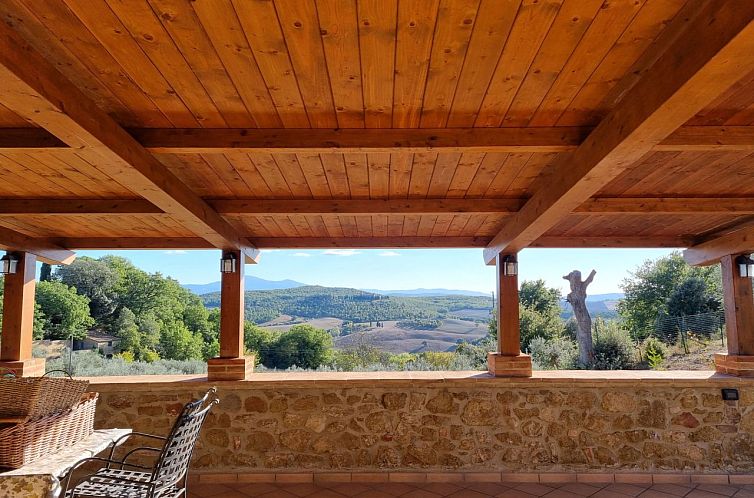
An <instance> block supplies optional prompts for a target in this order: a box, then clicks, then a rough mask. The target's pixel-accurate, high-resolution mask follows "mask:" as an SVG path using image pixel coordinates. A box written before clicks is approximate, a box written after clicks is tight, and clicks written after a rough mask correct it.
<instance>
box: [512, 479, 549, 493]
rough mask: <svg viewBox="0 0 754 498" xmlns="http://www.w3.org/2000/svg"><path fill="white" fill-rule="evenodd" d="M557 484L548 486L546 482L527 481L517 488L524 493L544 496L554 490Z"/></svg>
mask: <svg viewBox="0 0 754 498" xmlns="http://www.w3.org/2000/svg"><path fill="white" fill-rule="evenodd" d="M555 488H556V486H547V485H545V484H537V483H535V482H526V483H523V484H519V485H518V486H516V487H515V489H519V490H521V491H523V492H524V493H529V494H530V495H534V496H544V495H546V494H547V493H550V492H551V491H552V490H554V489H555Z"/></svg>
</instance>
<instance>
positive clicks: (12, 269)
mask: <svg viewBox="0 0 754 498" xmlns="http://www.w3.org/2000/svg"><path fill="white" fill-rule="evenodd" d="M0 263H2V264H1V265H0V273H2V274H3V275H10V274H13V273H16V268H17V267H18V258H17V257H16V256H13V255H11V254H6V255H5V256H3V257H2V258H0Z"/></svg>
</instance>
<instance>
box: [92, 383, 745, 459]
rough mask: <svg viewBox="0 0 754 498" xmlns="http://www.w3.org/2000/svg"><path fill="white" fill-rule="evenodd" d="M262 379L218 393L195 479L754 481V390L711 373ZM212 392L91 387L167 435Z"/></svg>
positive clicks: (120, 415)
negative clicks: (682, 477) (735, 394)
mask: <svg viewBox="0 0 754 498" xmlns="http://www.w3.org/2000/svg"><path fill="white" fill-rule="evenodd" d="M254 375H255V376H258V377H257V378H258V379H260V380H257V381H246V382H226V383H221V384H219V385H218V389H219V394H220V397H221V403H220V405H219V406H217V407H216V408H215V409H214V411H213V413H212V414H211V415H210V418H209V419H208V421H207V424H206V426H205V429H204V431H203V436H202V439H201V441H200V443H199V445H198V447H197V449H196V451H195V460H194V464H193V469H195V470H199V471H207V472H233V471H235V472H279V471H304V470H305V471H309V472H328V471H337V470H341V471H342V470H348V471H354V472H358V471H387V470H390V471H406V470H409V471H410V470H414V471H423V472H431V471H442V472H447V471H449V470H450V471H503V472H505V471H517V470H525V471H527V472H548V471H580V472H583V471H594V472H598V471H610V472H615V471H642V472H643V471H650V472H657V471H673V472H678V471H688V472H696V473H698V472H718V473H719V472H742V471H751V470H754V382H752V381H745V380H740V379H735V378H729V377H720V376H713V377H712V378H706V377H710V376H711V374H710V373H706V374H702V375H700V374H695V375H691V376H690V377H691V378H687V379H675V380H671V378H672V373H668V372H666V373H664V374H663V375H664V376H663V375H661V374H652V375H655V377H656V378H651V379H644V380H631V379H626V378H621V377H618V378H604V379H587V378H579V379H578V380H573V379H564V378H534V379H529V380H523V381H522V380H519V381H511V380H510V379H493V378H488V377H486V376H483V375H478V374H477V375H476V376H474V377H473V378H468V377H467V378H444V379H443V378H442V377H441V376H437V375H436V374H435V378H432V376H431V375H426V376H425V377H427V378H426V379H423V380H419V379H414V380H411V379H410V378H409V377H410V375H406V376H405V377H406V378H404V379H400V378H393V379H387V380H377V379H376V378H375V379H368V378H363V379H361V380H345V381H344V380H337V379H333V376H332V374H330V375H329V379H330V380H326V381H325V380H311V379H310V380H306V379H304V378H301V379H296V377H292V376H290V375H289V376H286V377H285V378H284V380H277V381H274V380H271V379H273V378H274V377H272V376H273V375H275V374H254ZM277 375H280V374H277ZM383 375H385V374H383ZM470 375H471V374H468V373H467V376H470ZM542 375H544V374H542ZM572 375H579V374H573V373H572ZM627 375H629V374H627ZM694 376H695V377H696V378H693V377H694ZM394 377H395V376H394ZM457 377H458V376H457ZM686 377H689V375H686ZM209 386H210V385H209V384H207V383H205V382H183V383H155V384H151V383H150V384H138V385H137V384H110V383H108V384H99V385H97V384H93V385H92V390H97V391H99V392H100V394H101V397H100V401H99V405H98V409H97V423H96V424H97V426H98V427H132V428H133V429H134V430H137V431H144V432H153V433H166V432H167V431H168V429H169V427H170V425H171V423H172V421H173V419H174V417H175V415H176V414H177V413H178V411H179V410H180V408H181V406H182V404H183V403H184V402H186V401H188V400H189V399H190V398H192V397H195V396H197V395H199V394H201V393H203V391H204V390H206V389H207V388H208V387H209ZM721 387H737V388H738V389H739V392H740V397H741V399H740V400H739V401H723V400H722V399H721V394H720V388H721Z"/></svg>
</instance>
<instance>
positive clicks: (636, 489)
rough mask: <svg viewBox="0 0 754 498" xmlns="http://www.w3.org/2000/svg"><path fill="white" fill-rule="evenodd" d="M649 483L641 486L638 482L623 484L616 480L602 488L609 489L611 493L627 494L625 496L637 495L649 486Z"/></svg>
mask: <svg viewBox="0 0 754 498" xmlns="http://www.w3.org/2000/svg"><path fill="white" fill-rule="evenodd" d="M649 486H650V485H649V484H647V485H646V486H642V485H640V484H625V483H620V482H617V483H615V484H608V485H607V486H605V487H604V488H602V489H603V490H605V491H610V492H611V493H618V494H621V495H627V496H638V495H640V494H641V493H643V492H644V491H646V490H647V488H649Z"/></svg>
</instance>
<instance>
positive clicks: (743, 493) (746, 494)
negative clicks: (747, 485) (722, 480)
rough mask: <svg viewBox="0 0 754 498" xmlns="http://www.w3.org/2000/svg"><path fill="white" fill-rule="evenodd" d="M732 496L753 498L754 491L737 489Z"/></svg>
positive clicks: (735, 497)
mask: <svg viewBox="0 0 754 498" xmlns="http://www.w3.org/2000/svg"><path fill="white" fill-rule="evenodd" d="M733 496H734V498H754V491H749V490H748V489H739V490H738V491H736V494H734V495H733Z"/></svg>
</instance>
